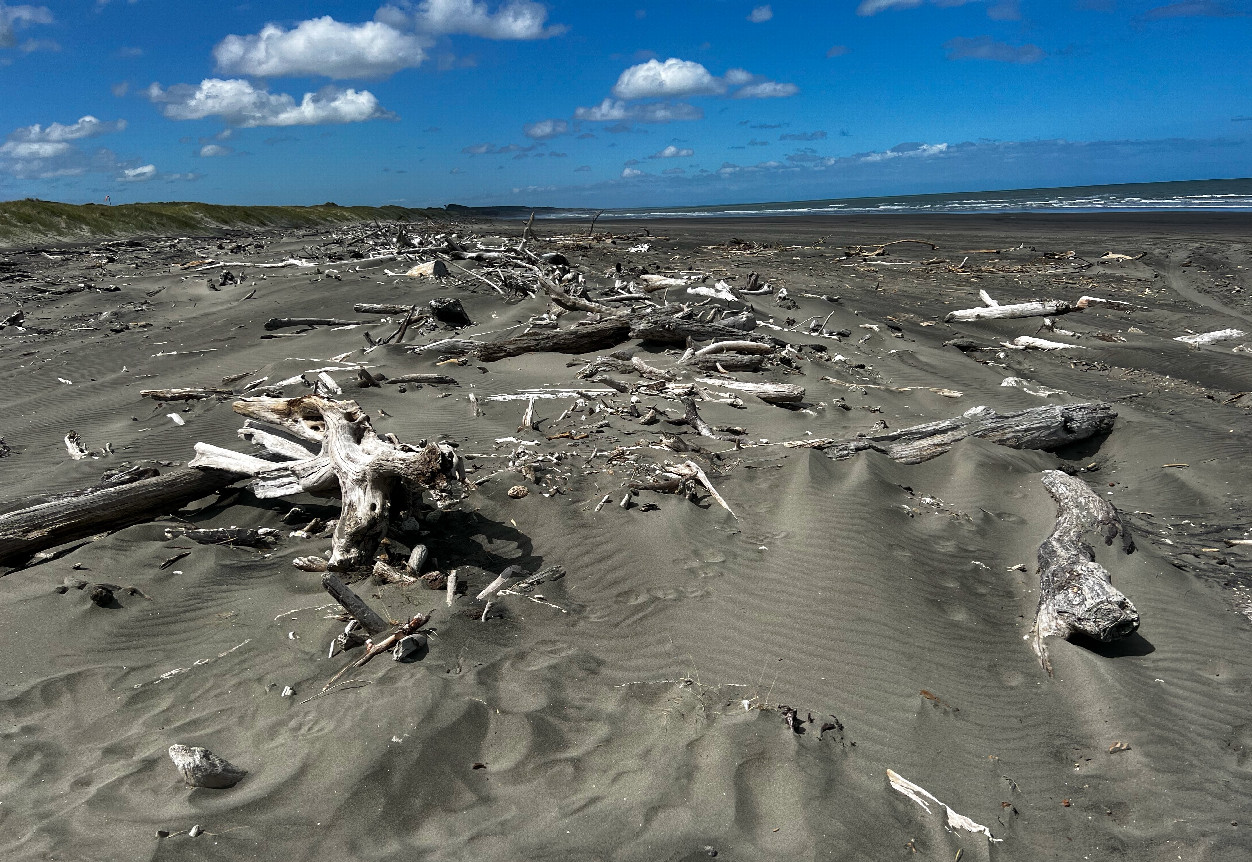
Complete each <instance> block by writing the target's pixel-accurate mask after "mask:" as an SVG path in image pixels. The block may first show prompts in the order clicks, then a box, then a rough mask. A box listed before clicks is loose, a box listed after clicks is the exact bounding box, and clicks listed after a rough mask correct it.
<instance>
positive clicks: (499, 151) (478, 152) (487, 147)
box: [461, 144, 536, 156]
mask: <svg viewBox="0 0 1252 862" xmlns="http://www.w3.org/2000/svg"><path fill="white" fill-rule="evenodd" d="M535 147H536V145H535V144H531V145H530V146H528V147H523V146H521V145H520V144H504V145H503V146H499V147H497V146H496V145H495V144H471V145H470V146H468V147H462V148H461V152H462V153H465V155H467V156H502V155H506V154H508V153H529V152H531V151H532V150H534V149H535Z"/></svg>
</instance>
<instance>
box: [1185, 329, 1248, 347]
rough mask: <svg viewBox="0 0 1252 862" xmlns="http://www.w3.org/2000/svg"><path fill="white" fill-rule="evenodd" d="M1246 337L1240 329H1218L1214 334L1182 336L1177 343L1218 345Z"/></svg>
mask: <svg viewBox="0 0 1252 862" xmlns="http://www.w3.org/2000/svg"><path fill="white" fill-rule="evenodd" d="M1244 335H1246V333H1245V332H1243V330H1240V329H1218V330H1216V331H1214V332H1202V333H1200V334H1198V335H1180V336H1178V337H1177V338H1175V339H1174V340H1175V341H1181V342H1183V343H1184V344H1194V345H1197V346H1202V345H1205V344H1217V343H1218V342H1221V341H1234V340H1235V339H1236V338H1243V336H1244Z"/></svg>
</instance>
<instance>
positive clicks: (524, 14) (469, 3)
mask: <svg viewBox="0 0 1252 862" xmlns="http://www.w3.org/2000/svg"><path fill="white" fill-rule="evenodd" d="M375 20H377V21H383V22H386V23H389V24H391V25H392V26H396V27H400V26H404V24H402V23H401V22H405V23H409V24H411V25H412V26H414V27H416V29H417V30H418V32H423V33H433V34H452V33H461V34H464V35H467V36H480V37H482V38H484V39H509V40H528V39H548V38H551V37H553V36H558V35H560V34H561V33H564V32H565V27H564V26H562V25H560V24H554V25H553V26H551V27H545V26H544V25H545V23H546V22H547V20H548V10H547V8H546V7H545V6H544V5H543V4H542V3H535V2H533V0H508V2H506V3H503V4H501V5H500V7H499V8H498V9H497V10H496V11H495V12H494V13H493V12H492V11H491V9H490V7H489V6H488V4H487V3H484V2H480V0H421V2H419V3H416V4H414V3H404V4H401V5H389V6H384V7H382V8H381V9H379V10H378V14H377V15H375Z"/></svg>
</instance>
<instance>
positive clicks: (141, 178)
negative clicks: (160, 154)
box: [118, 165, 157, 183]
mask: <svg viewBox="0 0 1252 862" xmlns="http://www.w3.org/2000/svg"><path fill="white" fill-rule="evenodd" d="M156 175H157V169H156V165H142V166H141V167H138V168H127V169H125V170H123V171H122V173H121V174H120V175H118V179H119V180H121V181H122V182H124V183H142V182H147V181H148V180H153V179H156Z"/></svg>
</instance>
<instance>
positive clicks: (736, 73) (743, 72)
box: [722, 69, 756, 87]
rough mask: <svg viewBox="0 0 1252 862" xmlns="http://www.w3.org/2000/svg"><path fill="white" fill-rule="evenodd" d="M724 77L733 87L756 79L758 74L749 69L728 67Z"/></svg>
mask: <svg viewBox="0 0 1252 862" xmlns="http://www.w3.org/2000/svg"><path fill="white" fill-rule="evenodd" d="M722 79H723V80H725V81H726V83H727V84H730V86H732V87H739V86H742V85H743V84H750V83H752V82H753V81H755V80H756V75H753V74H752V73H751V72H749V71H748V70H747V69H727V70H726V74H725V75H723V76H722Z"/></svg>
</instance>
